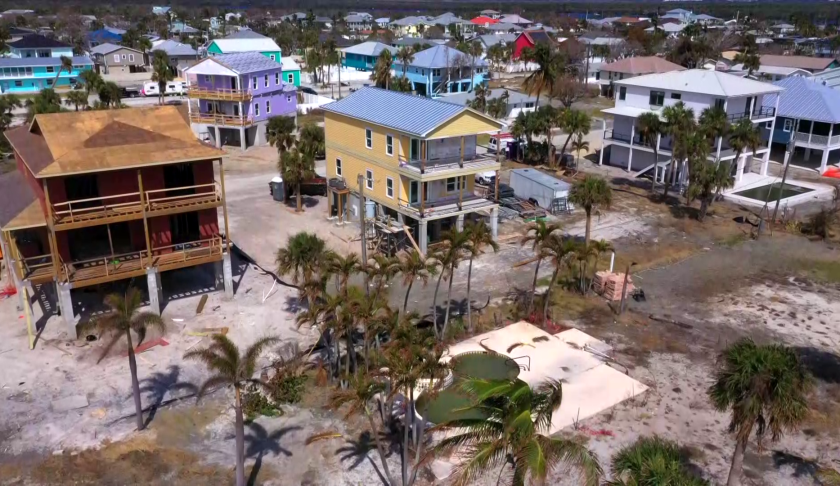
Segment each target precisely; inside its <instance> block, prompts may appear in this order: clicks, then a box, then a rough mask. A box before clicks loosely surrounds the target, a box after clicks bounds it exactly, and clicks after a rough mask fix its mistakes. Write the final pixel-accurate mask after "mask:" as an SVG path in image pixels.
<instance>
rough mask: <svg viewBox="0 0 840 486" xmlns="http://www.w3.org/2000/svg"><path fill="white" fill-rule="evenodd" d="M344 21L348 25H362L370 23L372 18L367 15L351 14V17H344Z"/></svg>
mask: <svg viewBox="0 0 840 486" xmlns="http://www.w3.org/2000/svg"><path fill="white" fill-rule="evenodd" d="M344 21H345V22H347V23H348V24H349V23H360V24H364V23H368V22H372V21H373V17H371V16H370V15H369V14H351V15H348V16H346V17H344Z"/></svg>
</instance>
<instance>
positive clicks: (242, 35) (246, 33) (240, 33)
mask: <svg viewBox="0 0 840 486" xmlns="http://www.w3.org/2000/svg"><path fill="white" fill-rule="evenodd" d="M266 38H267V37H266V36H264V35H262V34H260V33H259V32H254V31H253V30H251V29H240V30H237V31H236V32H234V33H232V34H230V35H229V36H227V37H225V39H266Z"/></svg>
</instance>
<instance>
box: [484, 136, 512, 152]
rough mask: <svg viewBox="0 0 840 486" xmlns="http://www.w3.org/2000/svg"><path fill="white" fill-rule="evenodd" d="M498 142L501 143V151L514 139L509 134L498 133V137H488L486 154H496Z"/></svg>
mask: <svg viewBox="0 0 840 486" xmlns="http://www.w3.org/2000/svg"><path fill="white" fill-rule="evenodd" d="M498 140H501V141H502V150H506V149H507V143H508V142H513V141H514V140H515V139H514V138H513V136H512V135H511V134H509V133H500V134H499V136H498V137H496V136H495V135H493V136H492V137H490V141H489V142H487V152H490V153H496V148H497V147H498V144H499V142H498Z"/></svg>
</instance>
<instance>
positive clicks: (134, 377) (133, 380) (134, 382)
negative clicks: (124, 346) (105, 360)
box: [125, 331, 143, 430]
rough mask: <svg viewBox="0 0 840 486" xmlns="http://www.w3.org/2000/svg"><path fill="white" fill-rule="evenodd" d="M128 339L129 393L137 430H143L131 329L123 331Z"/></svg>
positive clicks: (141, 406) (141, 407)
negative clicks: (132, 400) (131, 398)
mask: <svg viewBox="0 0 840 486" xmlns="http://www.w3.org/2000/svg"><path fill="white" fill-rule="evenodd" d="M125 337H126V339H127V340H128V369H129V370H130V371H131V393H132V395H134V411H135V415H136V417H135V418H136V420H137V430H143V405H142V404H141V403H140V382H139V381H137V360H136V359H135V357H134V345H133V344H132V342H131V331H128V332H126V333H125Z"/></svg>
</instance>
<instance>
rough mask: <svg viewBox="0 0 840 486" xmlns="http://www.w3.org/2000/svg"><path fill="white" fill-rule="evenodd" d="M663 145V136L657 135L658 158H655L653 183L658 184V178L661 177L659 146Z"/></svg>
mask: <svg viewBox="0 0 840 486" xmlns="http://www.w3.org/2000/svg"><path fill="white" fill-rule="evenodd" d="M661 143H662V134H661V133H657V134H656V154H657V155H656V157H654V159H655V160H654V161H653V164H654V165H653V182H657V180H656V178H657V177H659V145H660V144H661Z"/></svg>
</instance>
